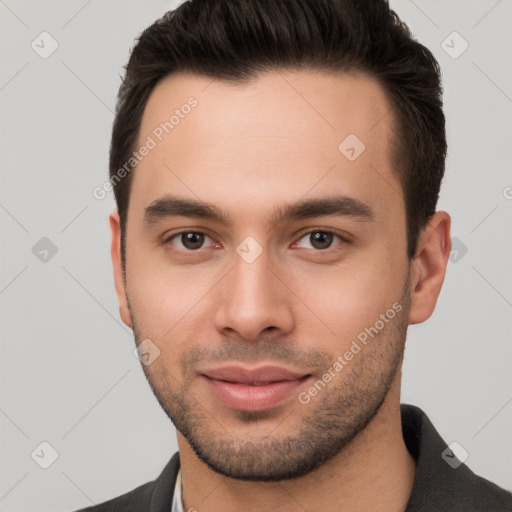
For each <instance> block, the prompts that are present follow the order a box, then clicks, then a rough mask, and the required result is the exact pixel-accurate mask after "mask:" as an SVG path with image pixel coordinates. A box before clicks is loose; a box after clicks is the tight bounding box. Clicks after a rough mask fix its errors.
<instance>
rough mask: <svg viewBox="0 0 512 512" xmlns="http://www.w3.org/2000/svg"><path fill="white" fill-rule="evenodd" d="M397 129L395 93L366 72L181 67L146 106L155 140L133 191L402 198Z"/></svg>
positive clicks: (245, 198) (144, 139)
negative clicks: (396, 167) (223, 75)
mask: <svg viewBox="0 0 512 512" xmlns="http://www.w3.org/2000/svg"><path fill="white" fill-rule="evenodd" d="M392 133H393V132H392V115H391V114H390V106H389V102H388V100H387V97H386V95H385V93H384V91H383V89H382V87H381V86H380V85H379V84H378V83H377V81H376V80H374V79H372V78H371V77H369V76H367V75H364V74H325V73H318V72H313V71H304V70H301V71H290V70H279V71H268V72H265V73H264V74H261V75H259V76H258V77H256V78H254V79H252V80H251V81H249V82H247V83H244V84H240V83H228V82H225V81H220V80H212V79H211V78H208V77H205V76H201V75H194V74H189V73H176V74H173V75H170V76H168V77H167V78H165V79H164V80H162V81H161V82H160V83H159V84H158V85H157V86H156V87H155V89H154V91H153V92H152V94H151V96H150V98H149V100H148V102H147V105H146V108H145V110H144V114H143V117H142V122H141V127H140V132H139V141H138V147H139V148H140V147H142V146H143V145H151V149H150V150H149V151H148V152H147V155H146V156H145V157H144V158H143V159H141V160H140V162H139V163H138V165H137V167H136V169H135V171H134V176H133V182H132V192H131V196H132V198H133V200H134V205H138V206H139V207H140V208H143V207H145V206H146V205H147V204H149V203H150V202H152V201H154V200H155V199H157V198H158V197H160V196H162V195H164V194H166V193H169V194H174V195H180V194H181V195H182V196H188V197H194V196H195V197H196V198H200V199H201V200H204V201H208V202H212V203H215V202H220V203H222V204H223V205H227V206H229V205H230V204H231V205H238V206H244V208H245V209H246V210H247V209H248V208H249V206H250V205H251V204H252V205H258V206H259V210H258V211H263V210H264V209H265V205H266V204H270V203H272V202H275V203H276V204H277V203H278V202H279V201H282V200H284V201H294V200H297V199H298V198H299V197H301V196H304V194H307V193H308V190H313V189H314V192H315V195H316V196H318V195H319V194H320V195H321V194H322V193H327V192H329V193H331V192H334V191H336V192H340V193H343V194H346V195H352V196H359V198H360V199H362V200H365V201H368V202H370V203H374V204H376V205H377V206H378V204H379V202H380V203H383V202H384V203H385V202H386V201H387V202H390V201H394V202H395V203H396V199H397V197H396V196H397V194H398V195H401V190H400V185H399V182H398V180H397V178H396V176H395V173H394V172H393V171H392V169H391V164H390V158H389V141H390V137H391V135H392ZM149 141H151V143H150V144H148V142H149Z"/></svg>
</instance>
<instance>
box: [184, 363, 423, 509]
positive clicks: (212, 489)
mask: <svg viewBox="0 0 512 512" xmlns="http://www.w3.org/2000/svg"><path fill="white" fill-rule="evenodd" d="M400 374H401V372H400V371H399V372H397V375H396V376H395V379H394V382H393V385H392V387H391V389H390V391H389V393H388V395H387V396H386V399H385V401H384V403H383V404H382V406H381V408H380V409H379V411H378V413H377V414H376V415H375V417H374V418H373V419H372V421H370V423H369V424H368V425H367V426H366V428H365V429H364V430H363V431H361V432H359V433H358V434H357V435H356V437H355V438H354V439H353V440H352V442H351V443H350V444H349V445H347V446H346V447H345V448H344V449H343V450H341V451H340V452H339V453H338V454H337V455H335V456H334V457H332V458H331V459H330V460H329V461H327V462H326V463H325V464H323V465H322V466H320V467H319V468H316V469H315V470H314V471H311V472H310V473H308V474H306V475H304V476H302V477H299V478H296V479H292V480H283V481H279V482H248V481H244V480H236V479H232V478H228V477H225V476H223V475H219V474H218V473H215V472H214V471H212V470H211V469H210V468H208V467H207V466H206V465H205V464H204V463H203V462H202V461H200V460H199V459H198V457H197V456H196V454H195V453H194V452H193V451H192V448H191V447H190V445H189V444H188V442H187V441H186V439H185V438H184V437H183V436H182V435H181V433H180V432H178V446H179V452H180V463H181V474H182V482H183V495H182V500H183V505H184V510H186V511H188V510H191V511H194V510H198V511H200V512H235V511H236V512H239V511H240V510H246V511H256V510H257V511H261V512H267V511H268V512H270V511H272V512H281V511H282V512H284V511H290V510H308V511H310V512H316V511H322V512H330V511H333V512H334V511H336V512H339V511H351V512H367V511H374V510H375V509H376V505H377V504H378V510H379V511H380V512H397V511H403V510H405V508H406V506H407V502H408V500H409V496H410V494H411V491H412V486H413V481H414V475H415V469H416V465H415V462H414V459H413V458H412V457H411V455H410V454H409V452H408V450H407V447H406V445H405V442H404V439H403V436H402V424H401V418H400V378H401V375H400Z"/></svg>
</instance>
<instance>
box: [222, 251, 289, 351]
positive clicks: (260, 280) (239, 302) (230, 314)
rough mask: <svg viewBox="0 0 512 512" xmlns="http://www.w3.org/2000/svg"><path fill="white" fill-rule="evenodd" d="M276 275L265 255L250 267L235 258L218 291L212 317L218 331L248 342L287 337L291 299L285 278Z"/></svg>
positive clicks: (250, 264)
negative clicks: (271, 337)
mask: <svg viewBox="0 0 512 512" xmlns="http://www.w3.org/2000/svg"><path fill="white" fill-rule="evenodd" d="M279 274H280V272H277V271H276V270H275V269H273V268H271V266H270V265H269V261H268V258H267V256H266V254H265V252H263V254H261V255H260V256H259V257H258V258H257V259H256V260H255V261H253V262H252V263H248V262H247V261H244V260H243V259H242V258H240V257H239V256H238V255H235V262H234V267H233V268H232V269H231V271H230V272H228V274H227V275H226V276H225V278H224V279H223V280H222V286H221V288H220V295H221V297H220V298H219V307H218V309H217V310H216V313H215V326H216V328H217V329H218V331H219V332H221V333H222V334H223V335H224V336H227V337H231V338H234V337H236V338H237V339H238V338H242V339H244V340H248V341H256V340H258V339H259V338H261V337H262V336H268V335H270V334H272V336H274V337H280V336H283V335H285V334H287V333H289V332H290V331H291V330H292V329H293V327H294V316H293V297H294V296H293V293H292V292H291V291H290V289H289V288H287V286H286V284H285V281H286V277H285V276H279V277H278V275H279ZM281 274H282V273H281Z"/></svg>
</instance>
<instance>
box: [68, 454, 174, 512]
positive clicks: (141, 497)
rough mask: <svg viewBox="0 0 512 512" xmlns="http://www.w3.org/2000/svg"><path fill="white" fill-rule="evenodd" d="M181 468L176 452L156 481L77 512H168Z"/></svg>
mask: <svg viewBox="0 0 512 512" xmlns="http://www.w3.org/2000/svg"><path fill="white" fill-rule="evenodd" d="M179 468H180V459H179V452H176V453H175V454H174V455H173V456H172V457H171V459H170V460H169V462H168V463H167V465H166V466H165V468H164V469H163V471H162V472H161V473H160V475H159V476H158V478H156V479H155V480H152V481H151V482H147V483H145V484H143V485H140V486H139V487H137V488H136V489H133V490H132V491H129V492H127V493H125V494H122V495H121V496H117V497H116V498H113V499H110V500H108V501H105V502H103V503H100V504H98V505H93V506H91V507H87V508H82V509H80V510H77V511H76V512H161V511H162V512H168V511H169V510H171V504H172V498H173V495H174V485H175V483H176V477H177V475H178V470H179Z"/></svg>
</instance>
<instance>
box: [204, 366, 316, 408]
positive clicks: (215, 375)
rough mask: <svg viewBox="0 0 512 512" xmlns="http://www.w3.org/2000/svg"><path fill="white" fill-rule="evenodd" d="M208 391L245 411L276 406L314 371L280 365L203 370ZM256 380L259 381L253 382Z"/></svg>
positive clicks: (228, 404)
mask: <svg viewBox="0 0 512 512" xmlns="http://www.w3.org/2000/svg"><path fill="white" fill-rule="evenodd" d="M201 376H202V377H203V378H204V380H205V381H206V383H207V385H208V389H209V391H210V392H211V393H212V394H213V395H214V396H216V397H217V398H218V399H219V400H220V401H221V402H222V403H223V404H225V405H227V406H228V407H231V408H234V409H240V410H244V411H260V410H264V409H269V408H272V407H275V406H277V405H278V404H279V403H280V402H282V401H283V400H284V399H285V398H287V397H288V396H289V395H290V394H291V393H292V392H293V391H295V390H296V389H297V388H298V387H299V386H301V385H302V383H303V382H304V381H306V380H308V379H309V378H310V377H311V375H310V374H304V373H299V372H294V371H290V370H287V369H286V368H281V367H278V366H265V367H261V368H256V369H251V370H249V369H246V368H242V367H240V366H229V367H223V368H215V369H212V370H205V371H203V372H201ZM254 383H257V384H254Z"/></svg>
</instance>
